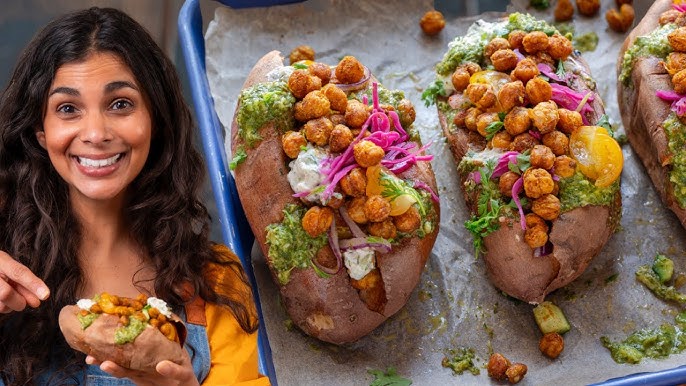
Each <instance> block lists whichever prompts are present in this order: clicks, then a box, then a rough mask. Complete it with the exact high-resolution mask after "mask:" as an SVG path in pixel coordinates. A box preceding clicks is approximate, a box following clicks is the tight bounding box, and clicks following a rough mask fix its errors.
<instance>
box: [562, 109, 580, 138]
mask: <svg viewBox="0 0 686 386" xmlns="http://www.w3.org/2000/svg"><path fill="white" fill-rule="evenodd" d="M557 116H558V118H559V120H558V121H557V129H558V130H560V131H561V132H563V133H565V134H572V132H573V131H574V130H576V129H578V128H579V127H581V126H583V125H584V121H583V119H582V118H581V114H580V113H579V112H577V111H573V110H567V109H557Z"/></svg>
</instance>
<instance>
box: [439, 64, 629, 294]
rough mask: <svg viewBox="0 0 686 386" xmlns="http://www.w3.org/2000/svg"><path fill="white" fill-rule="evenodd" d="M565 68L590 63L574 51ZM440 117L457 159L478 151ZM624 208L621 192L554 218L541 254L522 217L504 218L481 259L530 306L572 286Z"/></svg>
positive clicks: (596, 109)
mask: <svg viewBox="0 0 686 386" xmlns="http://www.w3.org/2000/svg"><path fill="white" fill-rule="evenodd" d="M565 68H566V70H567V71H570V72H584V73H586V74H589V75H590V70H589V68H588V64H587V63H586V62H585V61H584V60H583V59H582V58H581V57H579V56H578V55H575V54H574V55H572V56H570V57H569V59H568V60H567V62H566V63H565ZM571 87H572V88H574V89H576V90H579V91H581V90H589V88H588V86H587V85H586V84H585V83H584V82H581V81H577V82H575V83H574V84H572V85H571ZM593 91H595V90H593ZM591 106H592V107H593V112H592V113H589V114H588V115H587V116H586V117H587V118H588V120H589V121H590V122H596V121H597V120H598V118H599V117H600V116H601V115H602V114H603V112H604V106H603V102H602V100H601V99H600V96H599V95H598V94H597V93H596V95H595V99H594V100H593V102H592V103H591ZM438 115H439V122H440V124H441V127H442V128H443V133H444V135H445V136H446V139H447V141H448V145H449V147H450V150H451V153H452V154H453V157H454V158H455V161H456V163H458V164H459V162H460V160H462V158H463V157H464V156H465V155H466V154H467V151H469V150H470V149H471V150H480V147H479V146H478V145H475V143H473V142H472V141H471V138H470V135H469V132H468V131H467V129H466V128H457V129H453V130H451V129H450V126H449V125H448V122H447V118H446V117H445V115H444V114H443V113H442V112H441V111H440V109H439V110H438ZM467 177H468V175H467V174H466V173H462V174H461V175H460V180H461V182H462V184H463V186H464V183H465V182H466V180H467ZM462 191H463V194H464V199H465V201H466V202H467V206H468V207H469V208H470V209H473V208H475V207H476V199H477V197H476V196H474V195H469V194H467V192H466V190H465V189H462ZM620 206H621V197H620V195H619V192H617V195H616V197H615V202H614V203H613V205H612V207H602V206H585V207H580V208H575V209H573V210H570V211H568V212H565V213H562V214H561V215H560V217H559V218H557V219H555V220H553V223H552V226H551V231H550V234H549V240H550V242H551V243H552V244H553V251H552V253H551V254H549V255H547V256H543V257H535V256H534V255H533V250H532V249H531V248H530V247H529V246H528V245H527V244H526V242H525V241H524V231H523V230H522V228H521V226H520V224H519V219H518V218H517V219H514V220H513V219H505V218H503V219H501V223H500V228H499V229H498V230H496V231H494V232H492V233H490V234H489V235H487V236H486V237H485V238H484V240H483V242H484V246H485V249H486V251H485V253H484V254H483V259H484V262H485V264H486V270H487V274H488V277H489V279H490V281H491V282H492V283H493V285H495V287H497V288H498V289H500V290H502V291H503V292H505V293H507V294H508V295H510V296H512V297H515V298H518V299H520V300H523V301H526V302H528V303H532V304H537V303H540V302H541V301H543V300H544V299H545V296H546V295H547V294H549V293H550V292H552V291H554V290H556V289H558V288H561V287H563V286H565V285H567V284H569V283H570V282H572V281H573V280H574V279H576V278H577V277H579V275H581V274H582V273H583V272H584V270H585V269H586V267H587V266H588V264H589V263H590V261H591V260H592V259H593V257H594V256H595V255H597V254H598V253H599V252H600V250H601V249H602V248H603V246H604V245H605V244H606V243H607V240H608V239H609V237H610V235H611V234H612V232H613V227H612V226H611V223H612V219H613V217H612V216H613V215H617V213H616V212H615V211H616V208H619V207H620Z"/></svg>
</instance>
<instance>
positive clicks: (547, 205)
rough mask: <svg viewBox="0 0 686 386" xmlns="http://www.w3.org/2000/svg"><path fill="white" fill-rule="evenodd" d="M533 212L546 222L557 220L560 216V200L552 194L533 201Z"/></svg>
mask: <svg viewBox="0 0 686 386" xmlns="http://www.w3.org/2000/svg"><path fill="white" fill-rule="evenodd" d="M531 211H532V212H534V213H536V214H537V215H539V216H541V218H543V219H544V220H548V221H552V220H555V219H556V218H558V217H559V216H560V199H559V198H557V197H555V196H554V195H552V194H544V195H543V196H541V197H539V198H537V199H535V200H534V201H533V203H532V204H531Z"/></svg>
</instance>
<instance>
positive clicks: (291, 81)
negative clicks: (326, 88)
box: [288, 70, 322, 99]
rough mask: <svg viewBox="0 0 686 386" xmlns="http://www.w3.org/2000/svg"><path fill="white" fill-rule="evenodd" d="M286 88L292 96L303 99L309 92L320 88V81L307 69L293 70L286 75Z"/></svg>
mask: <svg viewBox="0 0 686 386" xmlns="http://www.w3.org/2000/svg"><path fill="white" fill-rule="evenodd" d="M288 88H289V89H290V90H291V93H292V94H293V96H294V97H296V98H298V99H303V98H304V97H305V95H307V94H308V93H309V92H311V91H314V90H319V89H320V88H322V81H321V79H319V78H317V77H316V76H314V75H310V73H309V72H308V71H307V70H295V71H293V73H292V74H291V76H289V77H288Z"/></svg>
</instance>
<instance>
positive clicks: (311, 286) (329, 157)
mask: <svg viewBox="0 0 686 386" xmlns="http://www.w3.org/2000/svg"><path fill="white" fill-rule="evenodd" d="M315 68H320V69H328V71H319V70H315ZM415 114H416V113H415V110H414V107H413V106H412V104H411V103H410V102H409V101H408V100H407V99H405V98H404V96H403V93H402V92H400V91H393V90H388V89H385V88H383V87H382V86H381V85H380V84H379V83H378V81H377V80H376V79H374V77H373V76H371V74H370V71H369V69H368V68H367V67H366V66H364V65H363V64H362V63H360V62H359V61H358V60H357V59H356V58H355V57H352V56H346V57H344V58H342V59H341V61H340V62H339V63H338V64H337V65H336V66H334V67H329V66H328V65H324V64H322V63H317V62H314V63H307V62H306V63H302V62H301V63H295V64H294V65H292V66H284V65H283V63H282V59H281V57H280V55H279V53H278V52H276V51H273V52H271V53H269V54H267V55H266V56H264V57H263V58H262V59H260V61H258V63H257V64H256V65H255V67H254V68H253V70H252V71H251V72H250V74H249V75H248V78H247V81H246V83H245V85H244V89H243V91H242V92H241V96H240V99H239V103H238V107H237V111H236V115H235V117H236V119H235V120H234V122H233V125H232V134H231V141H232V142H231V143H232V153H233V154H234V160H235V161H236V162H235V165H236V167H235V175H236V186H237V189H238V193H239V196H240V200H241V204H242V206H243V209H244V211H245V213H246V216H247V218H248V221H249V223H250V226H251V228H252V231H253V233H254V235H255V237H256V239H257V241H258V243H259V245H260V247H261V248H262V251H263V253H264V255H265V256H266V257H267V262H268V265H269V268H270V270H271V272H272V275H273V278H274V280H275V282H276V284H277V285H278V286H279V289H280V293H281V298H282V300H283V303H284V305H285V308H286V310H287V311H288V313H289V315H290V318H291V320H292V321H293V322H294V324H295V325H296V326H298V327H299V328H300V329H302V330H303V331H304V332H306V333H307V334H309V335H311V336H314V337H316V338H319V339H321V340H324V341H327V342H332V343H336V344H341V343H346V342H351V341H355V340H357V339H359V338H360V337H362V336H364V335H366V334H368V333H369V332H371V331H372V330H373V329H374V328H376V327H377V326H379V325H380V324H381V323H382V322H383V321H384V320H386V319H387V318H388V317H389V316H391V315H393V314H394V313H396V312H397V311H398V310H399V309H400V308H401V307H402V306H403V305H404V304H405V302H406V301H407V299H408V297H409V296H410V294H411V292H412V290H413V289H414V287H415V286H416V285H417V283H418V280H419V276H420V274H421V272H422V270H423V267H424V264H425V262H426V260H427V258H428V256H429V252H430V251H431V248H432V246H433V243H434V241H435V239H436V235H437V232H438V224H439V217H438V216H439V210H438V197H437V196H436V194H435V191H436V182H435V178H434V174H433V172H432V169H431V165H430V163H429V162H428V161H429V160H430V159H431V156H430V155H427V154H425V150H426V149H427V146H426V145H425V146H422V144H421V143H420V141H419V137H418V135H417V132H416V131H415V129H414V128H413V126H412V123H413V122H414V120H415Z"/></svg>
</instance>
